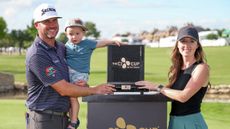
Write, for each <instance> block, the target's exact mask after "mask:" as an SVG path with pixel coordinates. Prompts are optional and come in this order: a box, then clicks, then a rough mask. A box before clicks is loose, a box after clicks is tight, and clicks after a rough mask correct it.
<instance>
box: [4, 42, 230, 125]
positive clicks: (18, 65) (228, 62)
mask: <svg viewBox="0 0 230 129" xmlns="http://www.w3.org/2000/svg"><path fill="white" fill-rule="evenodd" d="M106 50H107V49H106V48H101V49H97V50H96V51H95V52H94V54H93V56H92V59H91V74H90V80H89V84H90V85H95V84H99V83H104V82H106V81H107V80H106V78H107V73H106V71H107V51H106ZM204 50H205V52H206V57H207V60H208V63H209V65H210V68H211V76H210V80H211V83H212V84H213V85H218V84H230V79H229V78H230V74H229V73H230V69H229V66H230V59H229V57H228V56H229V55H230V47H229V46H228V47H205V48H204ZM170 52H171V48H146V49H145V80H151V81H154V82H157V83H162V84H166V83H167V72H168V68H169V66H170ZM0 72H7V73H12V74H14V75H15V80H16V81H17V82H26V78H25V55H22V56H16V55H14V56H7V55H0ZM24 104H25V100H0V112H1V116H0V121H1V124H0V129H24V128H25V120H24V113H25V110H26V109H25V106H24ZM229 107H230V104H225V103H203V106H202V112H203V115H204V118H205V120H206V122H207V123H208V125H209V129H228V128H229V127H230V120H229V114H230V108H229ZM86 110H87V104H86V103H81V109H80V120H81V125H80V129H86V113H87V111H86Z"/></svg>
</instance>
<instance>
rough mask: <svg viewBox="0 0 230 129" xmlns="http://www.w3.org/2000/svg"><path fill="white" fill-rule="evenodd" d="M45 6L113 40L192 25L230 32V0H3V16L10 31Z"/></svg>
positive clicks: (0, 0) (0, 8) (27, 22)
mask: <svg viewBox="0 0 230 129" xmlns="http://www.w3.org/2000/svg"><path fill="white" fill-rule="evenodd" d="M41 3H51V4H54V5H55V6H56V8H57V11H58V14H59V15H60V16H62V17H63V18H62V19H60V20H59V24H60V32H63V31H64V29H63V28H64V24H65V21H66V20H67V19H69V18H75V17H78V18H81V19H82V20H83V21H92V22H94V23H95V24H96V27H97V29H98V30H100V31H101V36H102V37H104V38H111V37H112V35H114V34H116V33H125V32H132V33H140V32H141V31H144V30H146V31H151V30H153V29H154V28H158V29H166V28H167V27H169V26H177V27H182V26H183V25H184V24H185V23H188V22H192V23H193V24H195V25H199V26H202V27H205V28H211V29H216V28H217V29H222V28H227V29H230V14H229V12H230V8H229V7H230V1H229V0H39V1H38V0H0V16H1V17H3V18H4V19H5V20H6V22H7V26H8V29H9V30H12V29H25V28H26V26H27V25H30V23H31V20H32V16H33V9H34V8H35V7H36V6H37V5H39V4H41Z"/></svg>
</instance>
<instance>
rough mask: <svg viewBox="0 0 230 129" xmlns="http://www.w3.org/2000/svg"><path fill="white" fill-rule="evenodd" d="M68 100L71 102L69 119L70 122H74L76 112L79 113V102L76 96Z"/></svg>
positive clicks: (76, 115)
mask: <svg viewBox="0 0 230 129" xmlns="http://www.w3.org/2000/svg"><path fill="white" fill-rule="evenodd" d="M70 102H71V110H70V120H71V122H76V121H77V117H78V113H79V107H80V105H79V102H78V99H77V98H73V97H71V98H70Z"/></svg>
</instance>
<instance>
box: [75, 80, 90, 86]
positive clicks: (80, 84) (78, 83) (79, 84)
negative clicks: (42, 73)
mask: <svg viewBox="0 0 230 129" xmlns="http://www.w3.org/2000/svg"><path fill="white" fill-rule="evenodd" d="M75 84H76V85H78V86H85V87H89V85H88V84H87V82H86V81H84V80H79V81H77V82H75Z"/></svg>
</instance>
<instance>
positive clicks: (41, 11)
mask: <svg viewBox="0 0 230 129" xmlns="http://www.w3.org/2000/svg"><path fill="white" fill-rule="evenodd" d="M33 18H34V23H36V22H41V21H44V20H47V19H50V18H62V17H59V16H58V14H57V11H56V9H55V7H54V6H52V5H50V4H46V3H43V4H41V5H39V6H38V7H37V8H36V9H35V10H34V16H33Z"/></svg>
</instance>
